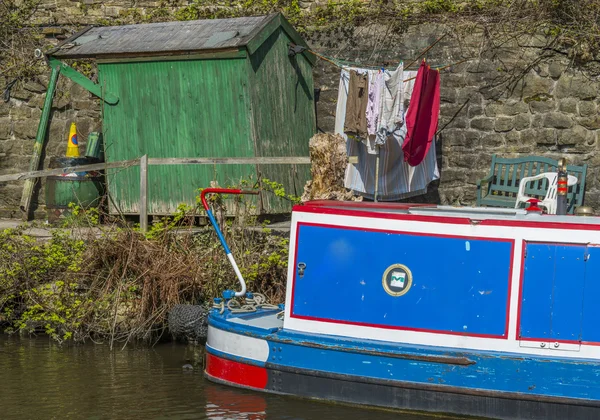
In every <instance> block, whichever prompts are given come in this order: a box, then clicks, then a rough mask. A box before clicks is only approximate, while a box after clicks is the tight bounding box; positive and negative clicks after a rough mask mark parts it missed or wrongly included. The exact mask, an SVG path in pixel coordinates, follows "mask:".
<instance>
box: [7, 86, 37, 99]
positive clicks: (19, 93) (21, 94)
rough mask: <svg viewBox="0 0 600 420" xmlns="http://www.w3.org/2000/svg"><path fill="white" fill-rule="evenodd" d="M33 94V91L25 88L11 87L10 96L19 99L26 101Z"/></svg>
mask: <svg viewBox="0 0 600 420" xmlns="http://www.w3.org/2000/svg"><path fill="white" fill-rule="evenodd" d="M32 96H33V93H31V92H29V91H28V90H25V89H11V91H10V97H11V98H13V99H18V100H20V101H28V100H30V99H31V97H32Z"/></svg>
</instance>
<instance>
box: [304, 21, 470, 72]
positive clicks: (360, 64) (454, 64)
mask: <svg viewBox="0 0 600 420" xmlns="http://www.w3.org/2000/svg"><path fill="white" fill-rule="evenodd" d="M446 35H448V33H445V34H444V35H442V36H441V37H439V38H438V39H436V40H435V41H434V42H433V43H432V44H431V45H429V46H428V47H427V48H425V49H424V50H423V51H422V52H421V53H420V54H419V55H418V56H417V57H416V58H415V59H413V60H412V61H411V62H410V63H409V64H408V65H406V66H404V69H405V70H406V69H408V68H409V67H410V66H412V65H413V64H415V63H416V62H417V61H419V59H420V58H421V57H423V56H424V55H425V54H427V52H428V51H429V50H431V49H432V48H433V47H434V46H435V45H436V44H437V43H438V42H440V41H441V40H442V39H444V38H445V37H446ZM307 51H309V52H310V53H312V54H314V55H315V56H317V57H319V58H320V59H321V60H323V61H326V62H328V63H330V64H333V65H334V66H336V67H338V68H340V69H347V68H349V67H351V66H348V65H344V64H340V63H339V62H336V61H335V59H334V58H332V57H327V56H325V55H323V54H320V53H318V52H316V51H313V50H311V49H307ZM469 60H471V58H465V59H463V60H460V61H457V62H456V63H452V64H447V65H444V66H439V67H433V66H432V67H433V68H434V69H435V70H438V71H441V70H445V69H447V68H449V67H452V66H457V65H459V64H462V63H464V62H466V61H469ZM401 62H402V61H398V62H397V63H398V64H399V63H401ZM354 64H355V65H357V66H360V67H361V68H369V67H371V68H374V69H375V68H381V66H378V65H375V64H363V63H354ZM414 79H415V78H414V77H411V78H410V79H406V80H404V81H403V82H404V83H406V82H409V81H411V80H414Z"/></svg>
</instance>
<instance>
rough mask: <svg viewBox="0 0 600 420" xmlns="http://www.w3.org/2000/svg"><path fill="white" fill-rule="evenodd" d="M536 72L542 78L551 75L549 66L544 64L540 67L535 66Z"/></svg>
mask: <svg viewBox="0 0 600 420" xmlns="http://www.w3.org/2000/svg"><path fill="white" fill-rule="evenodd" d="M535 72H536V73H537V74H538V75H539V76H540V77H548V76H549V75H550V74H549V73H548V64H545V63H542V64H540V65H537V66H535Z"/></svg>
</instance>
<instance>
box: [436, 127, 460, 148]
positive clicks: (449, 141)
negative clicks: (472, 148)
mask: <svg viewBox="0 0 600 420" xmlns="http://www.w3.org/2000/svg"><path fill="white" fill-rule="evenodd" d="M440 137H441V139H442V141H443V144H444V147H445V148H446V147H453V146H465V145H466V140H465V135H464V134H463V130H458V129H453V128H447V129H444V130H443V131H442V132H441V133H440Z"/></svg>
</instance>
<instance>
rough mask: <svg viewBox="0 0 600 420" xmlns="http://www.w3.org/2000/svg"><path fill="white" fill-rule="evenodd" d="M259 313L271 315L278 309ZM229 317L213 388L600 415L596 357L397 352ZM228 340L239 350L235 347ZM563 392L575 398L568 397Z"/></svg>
mask: <svg viewBox="0 0 600 420" xmlns="http://www.w3.org/2000/svg"><path fill="white" fill-rule="evenodd" d="M258 315H262V316H270V317H273V313H272V312H271V313H269V312H265V313H262V314H258ZM248 317H249V318H252V319H254V320H256V319H259V318H260V316H258V317H257V314H252V315H249V316H248ZM228 318H229V319H231V317H228V316H227V315H225V316H222V315H219V314H218V313H213V314H211V315H210V318H209V335H208V341H207V346H206V352H207V356H206V357H207V359H206V376H207V377H208V378H209V379H210V380H212V381H215V382H219V383H224V384H227V385H233V386H237V387H242V388H249V389H254V390H259V391H263V392H271V393H278V394H288V395H296V396H301V397H307V398H314V399H319V400H328V401H337V402H343V403H349V404H359V405H366V406H375V407H384V408H397V409H403V410H417V411H427V412H436V413H445V414H457V415H468V416H476V417H486V418H499V419H540V420H541V419H597V418H599V416H600V401H598V400H597V399H593V397H594V396H595V395H598V394H599V393H600V382H599V381H598V380H597V378H598V377H599V375H600V363H597V362H596V361H590V360H570V361H569V360H566V361H565V360H561V359H559V358H538V357H527V356H523V355H519V354H505V353H502V354H500V353H493V352H478V353H475V352H465V351H461V350H458V349H454V350H453V349H445V348H426V347H415V346H408V345H407V346H396V345H394V344H392V343H380V342H368V341H364V340H353V339H340V338H339V337H330V336H322V335H309V334H301V333H294V332H287V331H283V330H279V331H276V330H275V327H273V329H270V328H269V329H265V328H256V327H253V326H252V319H249V320H248V323H247V324H244V325H242V324H239V323H237V322H231V321H230V320H228ZM234 318H235V319H236V321H237V320H238V317H234ZM241 318H242V319H243V318H244V317H241ZM234 336H237V337H234ZM240 338H241V341H240ZM228 343H238V344H241V345H240V346H239V347H236V348H235V349H232V348H231V346H230V345H229V344H228ZM565 390H568V392H569V394H570V395H571V396H567V395H564V394H565ZM573 396H574V397H573Z"/></svg>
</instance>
